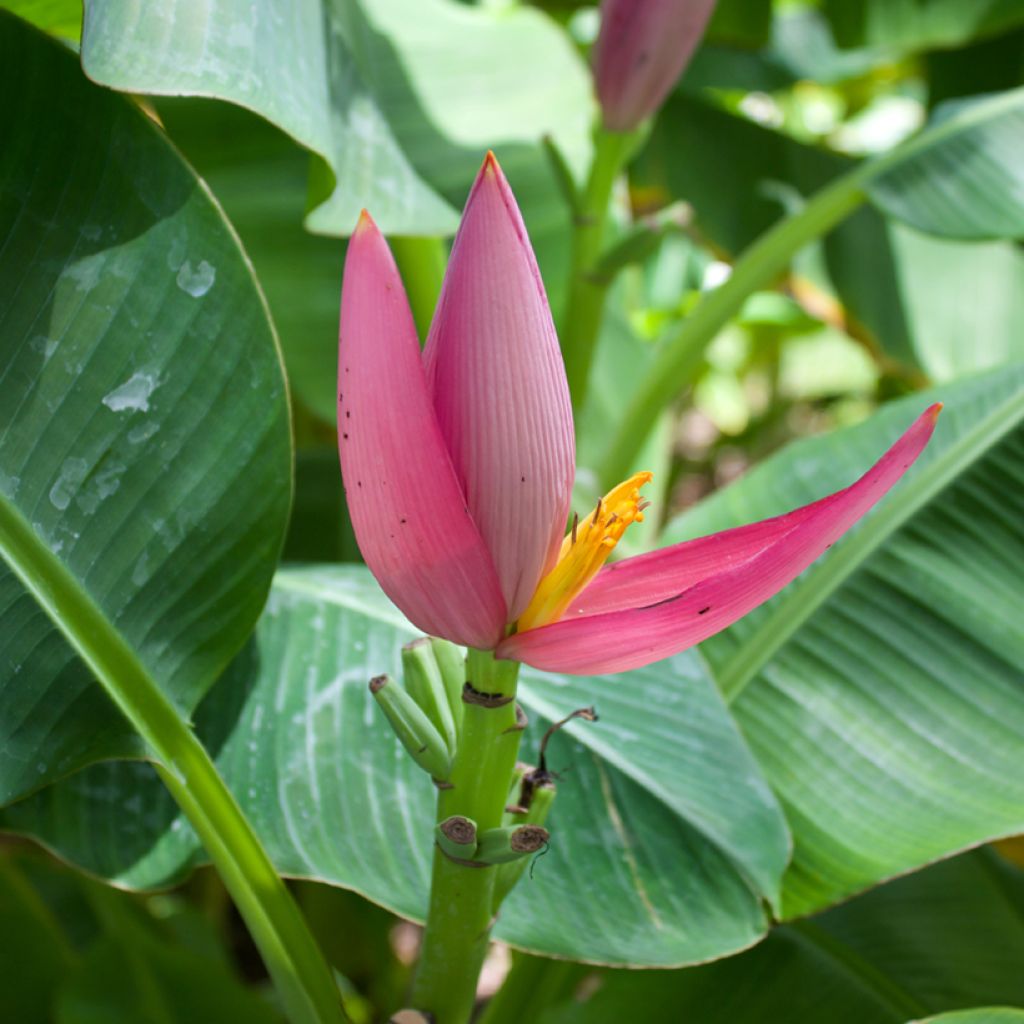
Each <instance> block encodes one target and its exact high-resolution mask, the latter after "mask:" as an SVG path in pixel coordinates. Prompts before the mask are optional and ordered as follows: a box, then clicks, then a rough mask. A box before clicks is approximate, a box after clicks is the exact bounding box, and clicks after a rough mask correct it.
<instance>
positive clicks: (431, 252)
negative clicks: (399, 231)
mask: <svg viewBox="0 0 1024 1024" xmlns="http://www.w3.org/2000/svg"><path fill="white" fill-rule="evenodd" d="M388 241H389V243H390V245H391V252H392V255H393V256H394V257H395V263H397V264H398V270H399V272H400V273H401V275H402V283H403V284H404V285H405V293H406V295H408V297H409V306H410V308H411V309H412V318H413V320H415V321H416V330H417V332H418V333H419V336H420V341H426V338H427V332H428V331H429V330H430V321H431V320H432V319H433V318H434V307H435V306H436V305H437V297H438V296H439V295H440V294H441V282H442V281H443V280H444V271H445V266H446V265H447V262H448V256H447V252H446V250H445V246H444V242H443V241H442V240H441V239H440V238H414V237H412V236H410V235H392V237H391V238H390V239H388Z"/></svg>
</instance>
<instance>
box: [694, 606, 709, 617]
mask: <svg viewBox="0 0 1024 1024" xmlns="http://www.w3.org/2000/svg"><path fill="white" fill-rule="evenodd" d="M709 611H711V605H708V606H707V607H706V608H701V610H700V611H699V612H697V614H698V615H707V613H708V612H709Z"/></svg>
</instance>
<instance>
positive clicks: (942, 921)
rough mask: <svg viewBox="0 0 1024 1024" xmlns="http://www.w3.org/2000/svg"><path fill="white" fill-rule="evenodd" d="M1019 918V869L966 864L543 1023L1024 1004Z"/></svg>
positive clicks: (794, 1018)
mask: <svg viewBox="0 0 1024 1024" xmlns="http://www.w3.org/2000/svg"><path fill="white" fill-rule="evenodd" d="M1022 913H1024V879H1022V876H1021V873H1020V871H1015V870H1013V869H1012V868H1010V867H1009V866H1008V865H1006V864H1002V863H1000V862H999V860H998V858H996V857H994V856H993V855H992V854H991V853H987V852H985V853H982V852H979V853H973V854H968V855H966V856H964V857H960V858H958V859H956V860H954V861H950V862H948V863H944V864H939V865H936V866H934V867H932V868H928V869H927V870H925V871H923V872H920V873H919V874H917V875H913V876H911V877H909V878H905V879H900V880H898V881H895V882H892V883H890V884H888V885H886V886H883V887H882V888H880V889H877V890H875V891H874V892H871V893H868V894H867V895H865V896H862V897H859V898H858V899H856V900H853V901H852V902H850V903H848V904H846V905H844V906H842V907H837V908H836V909H834V910H831V911H829V912H828V913H827V914H824V915H822V916H821V917H819V918H816V919H815V920H814V921H809V922H803V923H800V924H797V925H787V926H783V927H781V928H779V929H777V930H776V931H774V932H773V933H772V934H771V935H770V936H769V938H768V939H767V940H766V941H765V942H763V943H761V945H759V946H757V947H756V948H755V949H752V950H750V951H748V952H746V953H743V954H741V955H740V956H737V957H732V958H730V959H728V960H723V961H720V962H718V963H715V964H711V965H708V966H705V967H696V968H690V969H687V970H683V971H669V972H661V971H659V972H647V973H639V972H636V971H629V972H626V971H615V972H607V973H604V974H603V975H602V976H601V984H600V985H583V986H581V988H580V991H581V992H583V993H586V994H584V995H583V996H582V997H580V996H577V997H576V998H574V999H573V1000H571V1001H568V1000H567V1001H566V1002H564V1003H563V1004H562V1005H559V1006H555V1007H552V1008H551V1009H550V1010H548V1011H547V1012H546V1013H544V1014H543V1015H542V1016H541V1018H540V1021H539V1022H538V1024H606V1022H608V1021H619V1020H631V1019H633V1017H632V1013H633V1012H634V1008H635V1007H637V1006H643V1007H644V1016H645V1018H646V1019H650V1020H666V1021H667V1020H693V1021H709V1022H710V1021H729V1022H730V1024H765V1022H767V1021H785V1022H786V1024H821V1022H822V1021H828V1022H829V1024H904V1022H906V1021H907V1020H909V1019H910V1018H915V1019H920V1018H921V1017H925V1016H926V1015H927V1018H928V1020H929V1021H931V1020H932V1019H933V1018H932V1017H931V1016H930V1015H931V1014H933V1013H938V1012H939V1011H942V1010H955V1009H959V1008H961V1007H967V1006H974V1005H977V1004H978V1003H979V1002H982V1001H985V1002H989V1001H991V1002H997V1003H1007V1004H1024V975H1022V973H1021V971H1020V958H1021V956H1022V955H1024V923H1022V922H1024V917H1022ZM980 1012H982V1011H977V1010H969V1011H967V1012H966V1014H964V1015H963V1016H962V1017H961V1014H958V1013H951V1014H942V1015H941V1016H939V1017H936V1018H934V1020H936V1021H942V1022H943V1024H945V1022H947V1021H948V1022H949V1024H959V1021H960V1020H961V1019H962V1020H963V1021H964V1024H982V1020H984V1021H985V1024H987V1018H979V1019H975V1018H974V1017H972V1016H971V1014H976V1013H980ZM985 1012H992V1011H985ZM1003 1012H1005V1011H1003ZM1021 1012H1022V1011H1019V1010H1015V1011H1012V1013H1014V1014H1019V1013H1021ZM1016 1019H1017V1018H1016V1017H1013V1016H1011V1017H1008V1018H1006V1024H1010V1021H1014V1020H1016ZM996 1021H999V1022H1000V1024H1001V1022H1002V1019H1001V1018H999V1017H996V1018H993V1024H995V1022H996Z"/></svg>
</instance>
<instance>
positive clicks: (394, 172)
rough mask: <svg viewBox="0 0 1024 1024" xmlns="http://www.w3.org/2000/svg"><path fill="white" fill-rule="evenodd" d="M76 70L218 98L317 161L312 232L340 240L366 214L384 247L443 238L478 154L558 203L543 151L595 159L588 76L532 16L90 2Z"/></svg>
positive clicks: (240, 0)
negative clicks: (542, 188)
mask: <svg viewBox="0 0 1024 1024" xmlns="http://www.w3.org/2000/svg"><path fill="white" fill-rule="evenodd" d="M144 11H145V13H143V12H144ZM82 57H83V62H84V65H85V67H86V70H87V71H88V73H89V75H90V77H92V78H94V79H95V80H96V81H98V82H102V83H103V84H105V85H109V86H111V87H113V88H116V89H121V90H125V91H130V92H141V93H152V94H160V95H168V94H173V95H195V96H214V97H218V98H221V99H226V100H229V101H230V102H232V103H236V104H238V105H240V106H244V107H248V108H249V109H251V110H254V111H256V112H257V113H259V114H261V115H262V116H264V117H265V118H267V120H269V121H271V122H272V123H273V124H276V125H277V126H279V127H280V128H282V129H283V130H284V131H286V132H287V133H288V134H290V135H291V136H292V137H293V138H295V139H296V140H298V141H299V142H300V143H302V145H304V146H306V147H307V148H309V149H311V150H312V151H313V152H314V153H317V154H319V155H320V156H321V157H322V158H323V159H324V161H326V165H327V167H328V168H329V172H327V173H325V177H327V178H329V179H330V180H329V181H325V182H324V188H323V189H322V190H321V191H322V192H323V193H324V198H325V202H324V203H323V204H322V205H321V206H319V207H317V208H316V209H315V210H313V211H312V213H311V214H310V216H309V219H308V226H309V227H310V228H311V229H312V230H314V231H317V232H323V233H328V234H348V233H349V232H350V231H351V229H352V227H353V226H354V225H355V222H356V219H357V217H358V214H359V210H360V208H362V207H366V208H368V209H371V210H372V211H373V214H374V218H375V219H376V220H377V223H378V224H379V225H380V227H381V229H382V230H384V231H385V232H388V233H393V234H407V235H436V234H448V233H451V232H452V231H454V229H455V226H456V224H457V220H458V212H457V211H458V209H459V207H461V205H462V202H463V199H464V196H465V192H466V189H467V186H468V184H469V182H470V181H471V180H472V177H473V175H474V174H475V173H476V170H477V168H478V166H479V163H480V159H481V157H482V155H483V152H484V151H485V150H486V149H488V148H495V149H496V150H497V151H498V154H499V156H500V157H501V158H502V161H503V163H504V165H505V170H506V172H507V173H508V174H509V176H510V178H514V177H515V176H516V175H518V174H520V173H521V174H522V175H523V176H532V177H537V175H540V176H541V177H543V179H544V180H545V181H547V182H548V184H549V186H550V187H552V188H553V185H551V184H550V175H549V171H548V168H547V167H546V165H545V163H544V158H543V155H542V153H541V150H540V142H539V140H540V138H541V137H542V136H543V135H545V134H547V135H551V136H552V137H553V138H554V139H555V140H556V142H557V143H558V145H559V146H560V148H561V149H562V151H563V152H564V153H566V154H567V156H569V158H570V162H571V163H572V164H573V165H574V166H576V167H577V168H579V167H580V166H581V164H582V161H583V160H584V159H585V157H586V154H587V152H588V148H589V139H588V129H589V116H590V110H591V108H592V100H591V98H590V81H589V76H588V74H587V72H586V70H585V68H584V66H583V64H582V61H581V60H580V58H579V57H578V55H577V54H576V52H575V50H574V49H573V47H572V45H571V43H570V41H569V39H568V37H567V36H566V35H565V33H564V32H563V31H562V30H561V29H559V28H558V27H557V26H556V25H555V24H554V23H553V22H551V21H550V20H549V19H548V18H547V17H546V16H545V15H543V14H541V13H540V12H539V11H535V10H530V9H529V8H525V7H522V8H520V7H517V8H513V9H508V8H503V9H500V10H498V9H491V8H481V7H469V6H465V5H463V4H459V3H456V2H454V0H374V2H373V3H372V4H371V3H369V2H366V0H338V2H329V3H328V2H321V0H303V2H302V3H298V4H293V5H292V4H285V5H282V4H280V3H277V2H274V0H258V2H257V3H255V4H253V3H251V2H250V0H215V2H212V3H211V2H208V0H204V2H200V0H183V2H180V3H177V4H175V5H174V6H172V7H170V8H166V9H163V10H161V11H160V12H158V13H157V14H153V13H152V12H149V11H148V8H146V7H145V5H143V4H142V3H141V2H140V0H109V2H105V3H93V2H90V3H88V4H87V5H86V17H85V28H84V34H83V40H82Z"/></svg>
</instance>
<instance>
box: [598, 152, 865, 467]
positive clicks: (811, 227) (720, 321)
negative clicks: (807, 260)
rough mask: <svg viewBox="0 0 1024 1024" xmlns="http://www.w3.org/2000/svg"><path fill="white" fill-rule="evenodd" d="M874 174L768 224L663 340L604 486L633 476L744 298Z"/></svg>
mask: <svg viewBox="0 0 1024 1024" xmlns="http://www.w3.org/2000/svg"><path fill="white" fill-rule="evenodd" d="M875 173H877V165H875V164H865V165H862V166H860V167H857V168H856V169H854V170H853V171H850V172H849V173H848V174H845V175H843V176H842V177H841V178H838V179H837V180H836V181H834V182H832V184H830V185H828V186H826V187H825V188H823V189H822V190H821V191H819V192H818V193H816V194H815V196H814V197H813V198H812V199H811V200H809V201H808V202H807V203H806V204H805V205H804V207H803V208H802V209H801V210H800V211H799V212H798V213H795V214H793V215H791V216H789V217H786V218H784V219H783V220H782V221H780V222H779V223H778V224H776V225H775V226H774V227H773V228H770V229H769V230H768V231H767V232H765V234H763V235H762V236H761V237H760V238H759V239H758V240H757V241H756V242H754V243H753V244H752V245H751V246H750V247H749V248H748V249H747V250H746V251H745V252H744V253H743V255H742V256H741V257H740V259H739V260H737V262H736V265H735V266H734V267H733V271H732V274H731V275H730V277H729V279H728V280H727V281H726V282H725V283H724V284H723V285H721V287H719V288H716V289H715V290H714V291H711V292H708V293H707V294H706V295H705V296H704V297H703V298H702V299H701V300H700V302H699V303H698V304H697V305H696V307H695V308H694V310H693V312H692V313H690V315H689V316H688V317H687V318H686V320H685V321H684V322H683V324H682V325H681V326H680V327H679V329H678V330H677V331H676V332H675V333H674V334H673V335H672V336H671V337H669V338H667V339H665V341H663V342H662V344H661V347H660V350H659V352H658V355H657V357H656V358H655V359H654V361H653V362H652V364H651V366H650V368H649V369H648V371H647V373H646V374H645V376H644V379H643V380H642V381H641V383H640V386H639V387H638V388H637V390H636V391H635V392H634V394H633V397H632V399H631V400H630V403H629V407H628V408H627V410H626V412H625V415H624V416H623V417H622V420H621V422H620V425H619V430H618V434H617V436H616V437H615V440H614V441H613V442H612V444H611V446H610V447H609V449H608V454H607V455H606V456H605V460H604V463H603V465H602V466H601V481H602V484H603V486H604V487H612V486H613V485H614V484H615V483H617V482H618V481H619V480H621V479H623V478H624V477H626V476H627V475H628V474H629V472H630V470H631V469H632V467H633V460H634V459H635V457H636V454H637V452H638V451H639V449H640V446H641V445H642V444H643V442H644V439H645V438H646V437H647V434H648V433H649V432H650V430H651V428H652V427H653V426H654V423H655V421H656V420H657V418H658V414H659V413H660V412H661V410H662V409H663V408H664V407H665V406H666V405H668V404H669V403H670V402H671V401H672V400H673V399H674V398H675V396H676V395H677V394H678V393H679V389H680V387H681V386H682V385H683V384H684V383H685V382H687V381H689V380H691V379H692V377H693V375H694V374H695V373H696V371H697V369H698V368H699V367H700V365H701V363H702V362H703V359H704V352H705V350H706V349H707V346H708V345H709V344H710V343H711V341H712V340H713V339H714V337H715V335H717V334H718V332H719V331H720V330H721V329H722V327H724V326H725V324H726V323H728V321H729V319H730V318H731V317H732V316H733V315H734V314H735V313H737V312H738V311H739V309H740V307H741V306H742V305H743V302H744V300H745V299H746V298H747V296H748V295H750V293H751V292H753V291H756V290H757V289H758V288H763V287H764V286H765V285H767V284H769V283H770V282H771V281H772V280H773V279H774V278H775V277H776V276H777V275H778V274H780V273H781V272H782V271H783V270H784V269H785V267H786V266H787V265H788V263H789V261H790V259H791V258H792V256H793V254H794V253H795V252H797V251H798V250H799V249H801V248H803V246H805V245H806V244H807V243H808V242H811V241H813V240H814V239H815V238H818V237H819V236H820V235H823V234H825V233H826V232H827V231H829V230H830V229H831V228H833V227H834V226H835V225H836V224H838V223H839V222H840V221H841V220H843V219H844V218H845V217H847V216H849V215H850V214H851V213H852V212H853V211H854V210H855V209H857V207H858V206H860V204H861V203H862V202H863V201H864V199H865V196H866V193H865V191H864V186H865V184H866V182H867V181H868V180H869V179H870V178H871V177H873V176H874V174H875Z"/></svg>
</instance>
